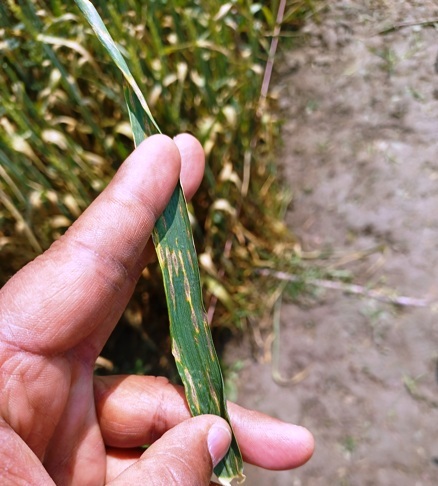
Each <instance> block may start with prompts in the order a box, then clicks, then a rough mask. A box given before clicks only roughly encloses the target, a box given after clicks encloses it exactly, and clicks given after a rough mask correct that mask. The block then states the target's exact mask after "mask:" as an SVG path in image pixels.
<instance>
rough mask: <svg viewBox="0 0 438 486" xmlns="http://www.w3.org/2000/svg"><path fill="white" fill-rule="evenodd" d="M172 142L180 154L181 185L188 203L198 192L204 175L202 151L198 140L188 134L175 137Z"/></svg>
mask: <svg viewBox="0 0 438 486" xmlns="http://www.w3.org/2000/svg"><path fill="white" fill-rule="evenodd" d="M173 141H174V142H175V144H176V146H177V147H178V150H179V153H180V154H181V175H180V179H181V185H182V187H183V190H184V194H185V196H186V199H187V200H188V201H189V200H190V199H192V197H193V195H194V194H195V192H196V191H197V190H198V187H199V184H200V183H201V180H202V177H203V175H204V168H205V156H204V149H203V148H202V145H201V144H200V143H199V142H198V140H196V138H194V137H193V136H192V135H189V134H188V133H181V134H180V135H177V136H176V137H175V138H174V139H173Z"/></svg>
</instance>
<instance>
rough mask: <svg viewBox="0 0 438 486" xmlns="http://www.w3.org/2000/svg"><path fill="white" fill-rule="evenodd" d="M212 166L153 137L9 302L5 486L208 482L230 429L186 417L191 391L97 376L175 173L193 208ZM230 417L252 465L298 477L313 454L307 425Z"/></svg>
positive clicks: (191, 144) (184, 146)
mask: <svg viewBox="0 0 438 486" xmlns="http://www.w3.org/2000/svg"><path fill="white" fill-rule="evenodd" d="M203 168H204V156H203V152H202V148H201V146H200V145H199V143H198V142H196V140H195V139H193V137H191V136H189V135H180V136H178V137H177V138H176V139H175V141H174V142H173V141H171V140H170V139H169V138H167V137H165V136H162V135H157V136H153V137H150V138H148V139H147V140H146V141H145V142H143V143H142V144H141V145H140V146H139V147H138V148H137V149H136V150H135V151H134V152H133V154H132V155H131V156H130V157H129V158H128V159H127V160H126V161H125V163H124V164H123V165H122V166H121V168H120V169H119V171H118V172H117V174H116V176H115V177H114V179H113V180H112V182H111V183H110V184H109V186H108V187H107V188H106V189H105V191H103V193H102V194H101V195H100V196H99V197H98V198H97V199H96V200H95V201H94V203H93V204H92V205H91V206H90V207H89V208H88V209H87V210H86V211H85V212H84V213H83V214H82V216H81V217H80V218H79V219H78V220H77V221H76V222H75V223H74V224H73V225H72V226H71V228H70V229H69V230H68V231H67V232H66V234H65V235H64V236H63V237H61V238H60V239H59V240H58V241H57V242H55V243H54V244H53V245H52V246H51V248H50V249H49V250H48V251H46V252H45V253H44V254H43V255H41V256H39V257H38V258H36V259H35V260H34V261H33V262H31V263H30V264H28V265H27V266H26V267H24V268H23V269H22V270H21V271H20V272H18V273H17V274H16V275H15V276H14V277H13V278H12V279H11V280H10V281H9V282H8V283H7V284H6V285H5V286H4V287H3V289H1V290H0V390H1V393H0V482H1V484H5V485H8V484H14V485H15V484H32V485H41V486H47V485H49V484H58V485H75V484H77V485H80V486H87V485H92V486H96V485H101V484H114V485H117V484H122V485H129V484H148V485H161V484H163V485H168V484H183V485H204V484H208V483H209V480H210V476H211V472H212V466H213V463H216V462H218V461H219V460H220V459H221V458H222V456H223V455H224V454H225V452H226V450H227V448H228V445H229V440H230V433H229V428H228V425H227V424H226V422H225V421H224V420H222V419H221V418H219V417H215V416H211V415H204V416H200V417H196V418H190V413H189V410H188V407H187V404H186V402H185V400H184V395H183V392H182V389H181V388H180V387H176V386H174V385H171V384H169V383H168V381H167V380H165V379H164V378H153V377H139V376H113V377H96V376H93V369H94V363H95V361H96V358H97V357H98V355H99V353H100V351H101V350H102V348H103V346H104V344H105V342H106V340H107V339H108V337H109V335H110V334H111V332H112V330H113V329H114V326H115V325H116V323H117V321H118V319H119V318H120V316H121V314H122V312H123V311H124V309H125V307H126V305H127V303H128V301H129V298H130V296H131V295H132V293H133V290H134V287H135V285H136V282H137V280H138V278H139V276H140V274H141V272H142V270H143V268H144V266H145V265H146V264H147V263H148V261H150V259H151V258H152V256H153V251H154V250H153V246H151V244H150V241H149V236H150V233H151V231H152V228H153V226H154V224H155V221H156V219H157V217H158V216H159V215H160V214H161V212H162V211H163V209H164V208H165V206H166V204H167V202H168V201H169V199H170V196H171V194H172V192H173V190H174V188H175V186H176V184H177V180H178V177H179V175H180V174H181V181H182V184H183V187H184V190H185V193H186V195H187V197H188V198H190V197H191V196H192V195H193V193H194V192H195V190H196V189H197V187H198V185H199V184H200V181H201V178H202V174H203ZM230 415H231V420H232V422H233V427H234V429H235V433H236V436H237V439H238V441H239V443H240V446H241V449H242V453H243V456H244V460H246V461H248V462H250V463H253V464H256V465H259V466H261V467H265V468H270V469H289V468H293V467H296V466H299V465H300V464H303V463H304V462H306V461H307V459H308V458H309V457H310V456H311V454H312V452H313V438H312V436H311V435H310V433H309V432H308V431H307V430H305V429H303V428H301V427H298V426H294V425H290V424H285V423H283V422H280V421H278V420H276V419H273V418H269V417H267V416H265V415H263V414H260V413H258V412H253V411H247V410H244V409H242V408H240V407H238V406H237V405H233V404H230ZM143 444H152V446H151V447H150V448H148V449H147V450H146V451H145V450H144V449H141V446H142V445H143Z"/></svg>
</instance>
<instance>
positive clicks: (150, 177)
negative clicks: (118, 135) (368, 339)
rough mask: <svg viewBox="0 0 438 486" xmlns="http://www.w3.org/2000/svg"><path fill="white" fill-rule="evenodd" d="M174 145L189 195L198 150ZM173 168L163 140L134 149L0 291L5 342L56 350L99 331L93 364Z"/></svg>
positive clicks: (133, 275)
mask: <svg viewBox="0 0 438 486" xmlns="http://www.w3.org/2000/svg"><path fill="white" fill-rule="evenodd" d="M176 140H177V144H178V145H179V146H180V148H181V151H182V154H183V155H184V157H186V156H187V155H191V156H193V158H192V159H191V160H190V161H186V160H184V167H185V168H184V184H185V186H186V187H187V190H188V192H189V195H192V194H193V192H194V191H195V189H196V188H197V187H198V185H199V183H200V180H201V176H202V171H203V164H204V158H203V154H202V148H200V146H199V143H198V142H196V141H195V139H194V138H193V137H191V136H189V135H184V136H181V137H177V139H176ZM180 170H181V156H180V152H179V149H178V146H177V145H176V143H174V142H173V141H172V140H171V139H169V138H168V137H165V136H163V135H156V136H153V137H150V138H148V139H147V140H146V141H144V142H143V143H142V144H140V146H139V147H138V148H137V149H136V150H135V151H134V152H133V153H132V154H131V156H130V157H129V158H128V159H127V160H126V161H125V163H124V164H123V165H122V166H121V168H120V169H119V171H118V172H117V174H116V176H115V177H114V179H113V180H112V182H111V183H110V184H109V186H108V187H107V188H106V189H105V191H104V192H103V193H102V194H101V195H100V196H99V197H98V198H97V199H96V200H95V201H94V203H93V204H92V205H91V206H90V207H89V208H88V209H87V210H86V211H85V212H84V213H83V214H82V216H81V217H80V218H79V219H78V220H77V221H76V223H75V224H74V225H73V226H72V227H71V228H70V229H69V230H68V231H67V233H66V234H65V235H64V236H63V237H62V238H61V239H60V240H59V241H57V242H56V243H55V244H54V245H52V247H51V248H50V249H49V250H48V251H47V252H46V253H45V254H43V255H42V256H41V257H39V258H37V259H36V260H35V261H34V262H32V263H31V264H30V265H28V266H26V267H25V268H24V269H23V270H22V271H21V272H19V273H18V274H17V275H16V276H15V277H14V278H13V279H11V280H10V282H9V283H8V284H7V285H6V286H5V287H4V288H3V289H2V291H1V294H0V295H1V297H2V301H1V303H0V318H1V319H2V321H3V322H4V323H5V326H3V328H2V330H3V333H4V335H3V338H4V340H6V341H10V342H11V343H13V344H14V345H15V346H19V347H22V348H24V349H26V350H30V351H32V352H36V353H41V354H47V353H59V352H63V351H64V350H66V349H68V348H71V347H73V346H75V345H77V344H78V343H79V342H81V341H82V340H83V339H84V338H86V337H88V336H90V335H91V334H92V333H93V332H94V330H95V329H97V328H99V329H100V330H99V333H98V334H96V342H95V343H90V346H89V347H90V349H92V350H93V351H92V352H91V353H90V354H92V355H93V356H90V360H93V359H94V357H95V356H94V354H95V351H96V350H97V352H98V351H99V349H100V347H101V346H102V345H103V341H104V340H105V339H106V337H107V336H108V334H109V333H110V332H111V330H112V328H113V326H114V325H115V323H116V321H117V319H118V318H119V316H120V314H121V312H122V311H123V309H124V307H125V306H126V304H127V301H128V299H129V297H130V295H131V293H132V291H133V288H134V286H135V283H136V280H137V278H138V276H139V274H140V273H141V270H142V267H143V265H144V263H145V247H146V243H147V241H148V239H149V236H150V233H151V231H152V228H153V226H154V224H155V221H156V219H157V217H158V216H159V215H160V214H161V212H162V211H163V209H164V207H165V206H166V204H167V202H168V201H169V199H170V197H171V194H172V192H173V190H174V188H175V186H176V184H177V181H178V177H179V174H180ZM2 309H4V311H3V312H2ZM97 341H98V342H97ZM93 344H94V346H93Z"/></svg>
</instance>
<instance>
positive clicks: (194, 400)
mask: <svg viewBox="0 0 438 486" xmlns="http://www.w3.org/2000/svg"><path fill="white" fill-rule="evenodd" d="M184 378H185V382H186V384H187V385H188V388H189V390H188V392H189V393H190V397H191V400H188V402H189V403H190V404H191V405H193V406H194V407H195V408H196V411H197V413H198V415H199V414H200V413H201V405H200V403H199V398H198V393H197V391H196V387H195V384H194V383H193V379H192V376H191V375H190V372H189V370H188V369H187V368H184ZM186 390H187V388H186Z"/></svg>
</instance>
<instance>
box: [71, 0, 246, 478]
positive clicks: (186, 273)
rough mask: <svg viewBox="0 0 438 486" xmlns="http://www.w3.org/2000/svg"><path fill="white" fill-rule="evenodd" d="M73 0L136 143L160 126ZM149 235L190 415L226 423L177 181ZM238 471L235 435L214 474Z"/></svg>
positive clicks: (111, 45)
mask: <svg viewBox="0 0 438 486" xmlns="http://www.w3.org/2000/svg"><path fill="white" fill-rule="evenodd" d="M75 1H76V3H77V4H78V6H79V7H80V8H81V10H82V11H83V12H84V14H85V16H86V18H87V20H88V21H89V22H90V24H91V26H92V28H93V30H94V31H95V32H96V34H97V36H98V38H99V40H100V41H101V42H102V44H103V45H104V47H105V48H106V49H107V51H108V53H109V54H110V55H111V57H112V59H113V60H114V62H115V63H116V64H117V66H118V67H119V68H120V70H121V71H122V72H123V75H124V76H125V79H126V80H127V81H128V85H127V86H126V88H125V99H126V102H127V106H128V112H129V118H130V122H131V127H132V131H133V134H134V142H135V145H138V144H139V143H141V141H142V140H144V138H146V136H147V135H149V134H151V133H152V131H153V130H154V129H155V130H157V131H159V128H158V126H157V124H156V123H155V121H154V119H153V117H152V115H151V113H150V110H149V108H148V107H147V104H146V101H145V98H144V96H143V94H142V93H141V90H140V88H139V87H138V85H137V84H136V82H135V80H134V78H133V76H132V75H131V72H130V71H129V68H128V66H127V64H126V62H125V60H124V59H123V57H122V55H121V54H120V52H119V51H118V49H117V46H116V44H115V42H114V41H113V40H112V38H111V37H110V34H109V32H108V31H107V29H106V28H105V26H104V24H103V22H102V20H101V19H100V16H99V14H98V13H97V11H96V10H95V9H94V7H93V5H92V4H91V3H90V2H89V1H88V0H75ZM151 124H152V127H151ZM152 237H153V240H154V244H155V248H156V251H157V255H158V260H159V262H160V266H161V270H162V273H163V280H164V287H165V291H166V298H167V305H168V311H169V320H170V335H171V340H172V353H173V355H174V357H175V362H176V365H177V368H178V372H179V374H180V376H181V380H182V382H183V384H184V388H185V393H186V398H187V402H188V404H189V407H190V411H191V413H192V415H201V414H214V415H219V416H221V417H223V418H224V419H225V420H227V421H228V423H230V419H229V416H228V412H227V405H226V399H225V393H224V383H223V378H222V372H221V368H220V364H219V360H218V357H217V355H216V351H215V348H214V344H213V339H212V336H211V331H210V326H209V324H208V322H207V317H206V313H205V310H204V306H203V301H202V289H201V283H200V275H199V267H198V261H197V255H196V250H195V245H194V242H193V236H192V230H191V226H190V221H189V217H188V212H187V205H186V201H185V198H184V193H183V190H182V188H181V184H179V183H178V185H177V187H176V189H175V191H174V193H173V195H172V197H171V199H170V202H169V204H168V205H167V207H166V209H165V210H164V212H163V214H162V215H161V217H160V218H159V219H158V221H157V222H156V225H155V228H154V231H153V235H152ZM242 471H243V461H242V456H241V453H240V450H239V446H238V444H237V441H236V438H235V436H234V434H233V438H232V443H231V446H230V449H229V451H228V453H227V455H226V456H225V458H224V459H223V460H222V461H221V462H220V463H219V464H218V465H217V466H216V468H215V473H216V475H217V476H218V479H219V481H220V482H221V484H224V485H227V484H231V481H232V480H233V479H234V478H239V479H243V478H244V476H243V473H242Z"/></svg>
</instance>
